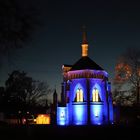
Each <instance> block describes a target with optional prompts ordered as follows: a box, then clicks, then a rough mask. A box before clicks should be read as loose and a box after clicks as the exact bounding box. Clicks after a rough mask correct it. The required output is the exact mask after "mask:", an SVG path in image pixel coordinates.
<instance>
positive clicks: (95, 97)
mask: <svg viewBox="0 0 140 140" xmlns="http://www.w3.org/2000/svg"><path fill="white" fill-rule="evenodd" d="M92 101H93V102H99V92H98V90H97V89H94V90H93V93H92Z"/></svg>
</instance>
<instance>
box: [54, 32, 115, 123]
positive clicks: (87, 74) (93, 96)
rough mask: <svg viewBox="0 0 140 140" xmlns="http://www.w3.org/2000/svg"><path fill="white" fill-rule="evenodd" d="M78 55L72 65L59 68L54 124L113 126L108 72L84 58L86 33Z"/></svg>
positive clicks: (86, 54)
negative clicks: (60, 79)
mask: <svg viewBox="0 0 140 140" xmlns="http://www.w3.org/2000/svg"><path fill="white" fill-rule="evenodd" d="M81 48H82V56H81V58H80V59H79V60H78V61H77V62H76V63H75V64H73V65H63V66H62V71H63V82H62V93H61V103H59V104H58V105H57V113H56V121H57V125H104V124H112V123H113V105H112V96H111V84H110V82H109V81H108V73H107V72H106V71H105V70H104V69H103V68H102V67H100V66H99V65H98V64H96V63H95V62H94V61H93V60H91V59H90V58H89V57H88V42H87V38H86V32H85V31H84V32H83V39H82V44H81Z"/></svg>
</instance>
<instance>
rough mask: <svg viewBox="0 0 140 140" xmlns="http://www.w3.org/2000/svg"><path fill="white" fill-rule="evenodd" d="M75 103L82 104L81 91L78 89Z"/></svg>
mask: <svg viewBox="0 0 140 140" xmlns="http://www.w3.org/2000/svg"><path fill="white" fill-rule="evenodd" d="M76 102H83V90H82V89H80V88H78V89H77V90H76Z"/></svg>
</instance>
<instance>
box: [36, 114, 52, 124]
mask: <svg viewBox="0 0 140 140" xmlns="http://www.w3.org/2000/svg"><path fill="white" fill-rule="evenodd" d="M36 124H50V115H49V114H39V115H38V116H37V118H36Z"/></svg>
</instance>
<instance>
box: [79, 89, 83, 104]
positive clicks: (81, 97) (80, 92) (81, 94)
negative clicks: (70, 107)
mask: <svg viewBox="0 0 140 140" xmlns="http://www.w3.org/2000/svg"><path fill="white" fill-rule="evenodd" d="M79 95H80V98H79V99H80V102H83V90H82V89H80V91H79Z"/></svg>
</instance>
